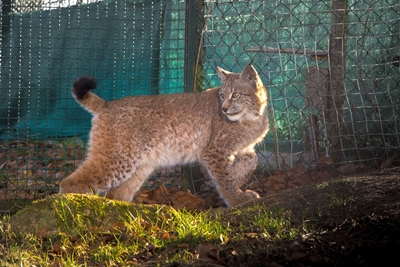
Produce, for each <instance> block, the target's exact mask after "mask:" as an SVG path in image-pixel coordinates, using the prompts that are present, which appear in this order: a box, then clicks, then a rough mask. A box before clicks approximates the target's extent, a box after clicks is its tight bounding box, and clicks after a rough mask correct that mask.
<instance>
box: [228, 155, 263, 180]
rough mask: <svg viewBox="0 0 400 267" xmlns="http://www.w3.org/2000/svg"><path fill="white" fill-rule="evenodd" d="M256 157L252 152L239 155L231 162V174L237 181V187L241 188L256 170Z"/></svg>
mask: <svg viewBox="0 0 400 267" xmlns="http://www.w3.org/2000/svg"><path fill="white" fill-rule="evenodd" d="M257 163H258V157H257V154H256V152H254V150H251V151H248V152H245V153H242V154H239V155H237V156H236V157H235V161H234V162H233V166H232V167H233V174H234V175H235V176H236V178H237V179H238V183H239V186H243V185H244V184H245V183H246V182H247V181H248V180H249V178H250V175H251V174H252V173H253V171H254V170H255V169H256V167H257Z"/></svg>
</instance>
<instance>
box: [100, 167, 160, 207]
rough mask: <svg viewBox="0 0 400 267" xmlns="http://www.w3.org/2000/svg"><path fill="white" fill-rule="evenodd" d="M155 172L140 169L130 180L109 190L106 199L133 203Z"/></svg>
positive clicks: (150, 169)
mask: <svg viewBox="0 0 400 267" xmlns="http://www.w3.org/2000/svg"><path fill="white" fill-rule="evenodd" d="M153 170H154V169H153V168H151V167H138V168H137V169H136V171H135V172H134V174H133V175H132V177H131V178H130V179H129V180H127V181H126V182H124V183H122V184H121V185H119V186H118V187H115V188H113V189H111V190H109V191H108V192H107V193H106V197H107V198H110V199H117V200H122V201H128V202H130V201H132V200H133V197H134V196H135V194H136V192H137V191H139V189H140V187H141V186H142V185H143V183H144V182H145V181H146V180H147V178H148V177H149V175H150V174H151V173H152V172H153Z"/></svg>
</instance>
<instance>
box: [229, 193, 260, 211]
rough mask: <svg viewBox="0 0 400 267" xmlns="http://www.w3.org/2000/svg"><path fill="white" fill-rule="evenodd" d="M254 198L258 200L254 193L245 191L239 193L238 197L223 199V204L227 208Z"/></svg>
mask: <svg viewBox="0 0 400 267" xmlns="http://www.w3.org/2000/svg"><path fill="white" fill-rule="evenodd" d="M256 198H260V196H259V195H258V194H257V193H256V192H254V191H252V190H246V191H244V192H240V193H239V194H238V195H235V196H232V198H231V199H230V200H228V199H225V203H226V205H227V206H228V207H232V206H236V205H239V204H242V203H245V202H247V201H250V200H253V199H256Z"/></svg>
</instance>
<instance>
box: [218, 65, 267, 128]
mask: <svg viewBox="0 0 400 267" xmlns="http://www.w3.org/2000/svg"><path fill="white" fill-rule="evenodd" d="M217 73H218V76H219V77H220V79H221V80H222V86H221V89H220V91H219V101H220V108H221V113H222V114H223V115H225V116H226V118H227V119H228V120H229V121H232V122H235V121H237V122H242V121H254V120H257V119H258V118H260V116H262V115H263V114H264V111H265V108H266V107H267V91H266V90H265V87H264V85H263V83H262V81H261V79H260V77H259V76H258V74H257V71H256V70H255V69H254V67H253V66H252V65H247V66H246V67H245V68H244V69H243V70H242V72H241V73H232V72H229V71H225V70H223V69H221V68H220V67H217Z"/></svg>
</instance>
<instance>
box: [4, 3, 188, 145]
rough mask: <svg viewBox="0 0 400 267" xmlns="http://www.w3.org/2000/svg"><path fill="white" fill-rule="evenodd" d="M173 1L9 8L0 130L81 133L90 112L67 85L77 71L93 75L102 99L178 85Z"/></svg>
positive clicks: (179, 55) (177, 16)
mask: <svg viewBox="0 0 400 267" xmlns="http://www.w3.org/2000/svg"><path fill="white" fill-rule="evenodd" d="M179 5H181V4H180V3H173V2H171V1H122V0H118V1H103V2H97V3H91V4H87V5H75V6H70V7H63V8H57V9H51V10H38V11H33V12H27V13H14V14H11V16H10V21H9V28H7V31H6V32H4V33H3V36H2V51H1V58H2V60H1V91H0V102H1V103H2V105H1V106H0V134H1V135H0V137H1V138H2V139H21V138H23V139H26V138H29V139H32V138H36V139H38V138H39V139H47V138H55V137H68V136H80V135H85V134H87V132H88V130H89V128H90V115H89V114H88V113H87V112H85V111H83V110H82V109H81V108H80V107H79V106H78V105H77V104H76V102H75V101H74V99H73V98H72V97H71V94H70V91H69V89H70V87H71V84H72V82H73V81H74V80H75V79H76V78H77V77H78V76H81V75H92V76H95V77H96V78H97V79H98V81H99V90H98V91H97V93H98V94H99V95H101V96H102V97H104V98H106V99H115V98H120V97H123V96H126V95H142V94H159V93H169V92H181V91H183V88H182V84H183V75H182V73H183V69H182V65H183V64H182V62H183V52H184V50H183V46H184V40H183V39H182V38H181V37H180V34H182V32H183V31H184V25H182V24H180V23H179V20H181V19H182V14H184V9H182V8H181V9H179V10H178V9H177V7H179ZM4 20H5V19H4V18H3V24H4V22H5V21H4ZM171 50H173V52H171Z"/></svg>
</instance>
